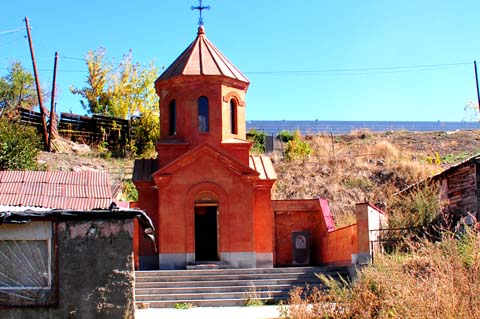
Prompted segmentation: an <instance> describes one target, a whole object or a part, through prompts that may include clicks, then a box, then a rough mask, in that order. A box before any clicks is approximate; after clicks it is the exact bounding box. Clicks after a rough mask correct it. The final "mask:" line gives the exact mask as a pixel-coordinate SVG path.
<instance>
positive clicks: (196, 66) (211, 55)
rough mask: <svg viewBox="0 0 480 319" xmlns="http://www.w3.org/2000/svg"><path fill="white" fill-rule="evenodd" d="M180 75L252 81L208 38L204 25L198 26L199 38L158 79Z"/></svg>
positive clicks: (163, 79) (167, 78) (162, 79)
mask: <svg viewBox="0 0 480 319" xmlns="http://www.w3.org/2000/svg"><path fill="white" fill-rule="evenodd" d="M180 75H182V76H189V75H206V76H224V77H227V78H231V79H234V80H238V81H241V82H244V83H247V84H248V83H250V82H249V81H248V79H247V78H246V77H245V76H244V75H243V74H242V73H241V72H240V71H239V70H238V69H237V68H236V67H235V66H234V65H233V64H232V62H230V61H229V60H228V59H227V58H226V57H225V56H224V55H223V54H222V53H221V52H220V50H218V49H217V48H216V47H215V46H214V45H213V43H212V42H210V41H209V40H208V39H207V37H206V35H205V29H204V28H203V26H200V27H199V28H198V33H197V38H196V39H195V40H194V41H193V42H192V43H191V44H190V45H189V46H188V48H187V49H185V51H183V53H182V54H180V56H179V57H178V58H177V59H176V60H175V61H174V62H173V63H172V64H171V65H170V66H169V67H168V68H167V69H166V70H165V72H163V73H162V75H161V76H160V77H159V78H158V79H157V81H165V80H169V79H171V78H174V77H176V76H180Z"/></svg>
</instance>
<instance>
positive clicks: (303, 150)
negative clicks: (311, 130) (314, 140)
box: [285, 131, 312, 160]
mask: <svg viewBox="0 0 480 319" xmlns="http://www.w3.org/2000/svg"><path fill="white" fill-rule="evenodd" d="M310 153H312V149H311V148H310V145H308V143H307V142H305V141H303V140H302V136H301V135H300V132H299V131H295V133H293V138H292V140H290V141H289V142H288V143H287V147H285V158H286V159H287V160H294V159H305V158H306V157H307V156H308V155H310Z"/></svg>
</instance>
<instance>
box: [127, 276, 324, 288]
mask: <svg viewBox="0 0 480 319" xmlns="http://www.w3.org/2000/svg"><path fill="white" fill-rule="evenodd" d="M316 280H318V279H317V278H311V279H309V280H299V279H296V278H280V279H251V280H242V281H240V280H235V281H232V280H209V281H169V282H136V283H135V288H136V289H143V288H161V287H165V288H170V287H188V288H191V287H211V286H214V287H221V286H252V285H253V286H262V285H281V284H288V285H304V284H305V283H306V282H313V281H316Z"/></svg>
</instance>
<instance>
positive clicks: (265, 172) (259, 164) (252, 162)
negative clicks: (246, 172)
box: [249, 155, 277, 180]
mask: <svg viewBox="0 0 480 319" xmlns="http://www.w3.org/2000/svg"><path fill="white" fill-rule="evenodd" d="M249 166H250V168H251V169H254V170H255V171H257V172H258V173H259V174H260V175H259V177H260V179H270V180H273V179H277V174H276V173H275V169H274V168H273V164H272V161H271V160H270V157H267V156H264V155H250V159H249Z"/></svg>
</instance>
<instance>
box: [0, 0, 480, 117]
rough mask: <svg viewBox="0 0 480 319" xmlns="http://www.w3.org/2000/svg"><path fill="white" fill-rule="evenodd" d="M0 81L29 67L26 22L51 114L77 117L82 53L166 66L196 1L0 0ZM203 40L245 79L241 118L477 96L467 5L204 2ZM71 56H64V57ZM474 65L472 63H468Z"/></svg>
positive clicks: (348, 113) (445, 103) (407, 113)
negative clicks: (51, 96) (53, 95)
mask: <svg viewBox="0 0 480 319" xmlns="http://www.w3.org/2000/svg"><path fill="white" fill-rule="evenodd" d="M4 2H5V3H2V10H1V11H0V75H4V74H5V72H6V68H7V67H8V65H9V62H10V61H13V60H19V61H20V62H22V63H23V65H24V66H26V67H27V68H28V69H31V61H30V55H29V50H28V43H27V40H26V39H25V38H24V37H23V36H24V35H25V34H26V32H25V30H22V31H19V32H15V33H9V34H2V32H4V31H9V30H14V29H17V28H21V27H23V26H24V23H23V21H22V20H23V18H24V17H25V16H28V17H29V19H30V24H31V26H32V36H33V41H34V48H35V54H36V57H37V60H38V68H39V69H40V70H41V71H40V72H39V73H40V79H41V81H42V83H43V84H44V86H45V87H47V88H49V89H50V88H51V81H52V69H53V58H54V53H55V51H58V52H59V55H60V60H59V66H58V70H59V72H58V75H57V85H58V91H59V92H58V94H59V96H58V98H57V101H58V103H57V110H58V111H59V112H68V111H70V110H72V111H73V112H75V113H80V114H83V113H85V111H84V110H83V109H82V107H81V105H80V102H79V97H78V96H74V95H72V94H71V93H70V92H69V87H70V86H72V85H73V86H76V87H83V86H84V85H85V79H86V75H87V72H86V66H85V63H84V62H83V61H82V60H81V59H82V58H83V57H84V56H85V54H86V52H87V51H88V50H92V49H93V50H95V49H96V48H98V47H100V46H102V47H104V48H106V50H107V55H108V56H110V57H114V58H115V61H120V60H121V57H122V55H123V54H125V53H127V52H128V51H129V50H130V49H132V50H133V58H134V60H135V61H139V62H140V63H141V64H145V65H148V64H149V63H150V61H152V60H153V61H155V64H156V65H157V67H159V68H161V67H162V66H165V67H167V66H168V65H169V64H170V63H172V62H173V60H174V59H175V58H176V57H177V56H178V55H179V54H180V53H181V52H182V51H183V50H184V49H185V48H186V47H187V46H188V44H189V43H190V42H191V41H193V39H194V38H195V36H196V29H197V21H198V13H197V12H194V11H191V10H190V7H191V6H192V5H197V4H198V1H197V0H157V1H153V0H138V1H125V0H117V1H111V0H101V1H98V0H96V1H93V0H84V1H54V0H42V1H30V0H28V1H25V0H19V1H4ZM204 4H205V5H210V6H211V7H212V9H211V10H210V11H207V12H205V13H204V20H205V29H206V32H207V37H208V38H209V39H210V40H211V41H212V42H213V43H214V44H215V45H216V46H217V47H218V48H219V49H220V50H221V51H222V52H223V53H224V54H225V56H227V57H228V58H229V59H230V60H231V61H232V62H233V63H234V64H235V65H236V66H237V67H238V68H239V69H240V70H241V71H242V72H243V73H245V75H246V76H247V77H248V78H249V79H250V81H251V85H250V88H249V91H248V94H247V119H248V120H283V119H285V120H314V119H318V120H362V121H364V120H406V121H429V120H432V121H437V120H440V121H461V120H462V119H463V118H464V106H465V104H466V103H467V102H469V101H476V86H475V77H474V73H473V60H480V41H479V40H478V22H477V21H478V14H479V13H480V1H478V0H456V1H452V0H403V1H393V0H391V1H390V0H364V1H359V0H331V1H330V0H298V1H286V0H277V1H273V0H262V1H258V0H256V1H255V0H242V1H233V0H204ZM72 58H73V59H72ZM479 62H480V61H479Z"/></svg>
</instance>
